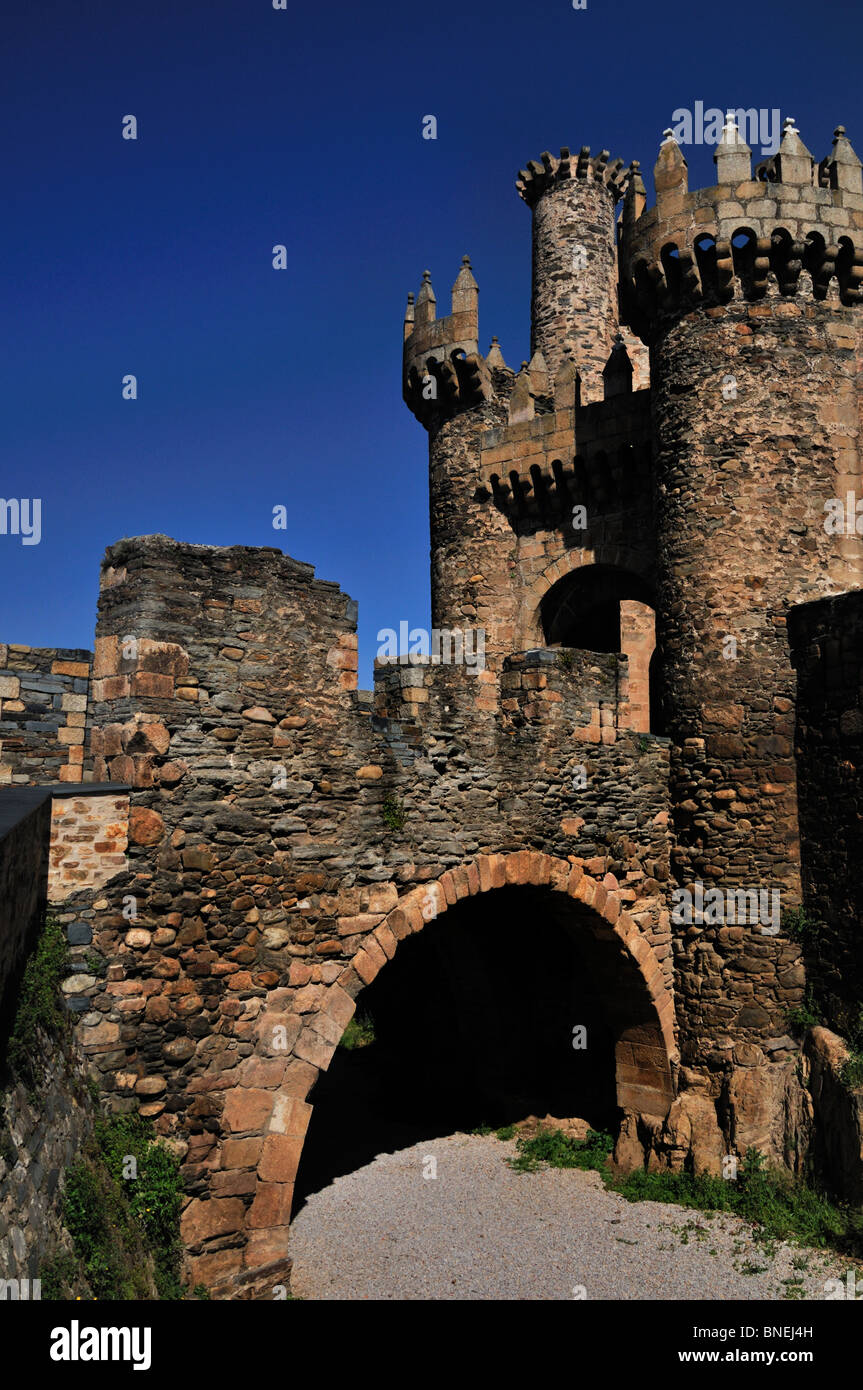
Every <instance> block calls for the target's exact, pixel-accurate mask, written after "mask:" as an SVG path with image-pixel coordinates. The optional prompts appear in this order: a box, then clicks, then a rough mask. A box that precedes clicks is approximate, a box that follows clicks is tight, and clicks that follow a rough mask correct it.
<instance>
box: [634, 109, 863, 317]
mask: <svg viewBox="0 0 863 1390" xmlns="http://www.w3.org/2000/svg"><path fill="white" fill-rule="evenodd" d="M714 160H715V163H716V173H717V182H716V184H715V185H713V186H712V187H710V188H701V189H693V190H690V189H689V182H688V180H689V171H688V167H687V163H686V159H685V157H684V154H683V151H682V150H681V148H680V146H679V145H678V143H677V141H676V140H675V138H674V136H673V135H672V134H671V132H670V131H667V132H666V134H665V139H664V141H663V143H662V146H661V147H660V151H659V158H658V159H657V162H656V165H655V168H654V178H655V184H656V206H655V207H652V208H650V209H649V210H645V209H644V202H645V197H644V183H643V181H642V179H641V175H640V173H639V170H638V166H637V165H634V166H633V167H632V170H631V177H630V179H629V182H628V186H627V192H626V199H625V203H624V211H623V223H622V237H621V256H620V259H621V267H620V270H621V302H622V306H623V309H624V312H625V314H626V316H627V319H628V322H629V323H630V325H631V326H632V327H633V329H634V330H635V331H636V332H638V333H639V334H640V335H641V336H642V337H645V336H647V334H648V332H649V329H650V325H651V323H652V322H653V320H654V319H655V318H656V316H657V315H659V316H660V317H661V316H662V315H664V314H667V313H669V312H671V313H674V312H678V311H679V310H680V309H681V307H682V308H683V309H684V310H685V309H686V308H688V307H692V306H694V305H697V304H699V303H704V304H705V305H707V306H716V305H721V304H726V303H729V302H730V301H731V300H733V299H734V298H735V297H737V298H743V299H750V300H752V299H759V298H762V297H763V296H764V295H765V294H766V293H767V290H768V284H769V280H770V276H771V275H772V276H774V277H775V282H776V285H777V287H778V290H779V292H780V294H783V295H794V294H795V293H796V292H797V291H798V288H807V289H808V288H809V286H810V285H811V293H812V295H813V297H814V298H815V299H825V298H826V297H827V295H828V293H829V289H830V285H831V282H834V283H835V285H836V289H837V292H838V296H839V299H840V301H841V303H842V304H845V305H851V304H857V303H859V302H860V299H861V289H860V284H861V281H863V178H861V164H860V160H859V159H858V158H857V155H856V154H855V152H854V150H853V149H852V147H851V144H850V142H849V141H848V139H847V136H846V134H845V129H844V127H843V126H838V127H837V128H836V131H835V134H834V138H833V146H832V149H831V151H830V153H829V154H828V155H827V156H825V158H824V159H822V160H821V161H820V163H819V162H816V160H815V159H814V157H813V156H812V154H811V153H810V152H809V150H808V149H807V148H806V146H805V145H804V144H803V141H802V139H801V137H800V134H799V132H798V131H797V129H796V128H795V126H794V123H793V120H792V119H791V118H789V119H788V120H787V121H786V123H785V129H784V132H783V136H782V142H781V144H780V147H779V150H778V151H777V153H776V155H775V156H774V157H773V158H772V159H769V160H766V161H763V162H762V163H761V164H759V165H758V166H757V167H756V169H755V171H754V174H753V171H752V168H751V151H750V149H749V146H748V145H747V144H746V142H745V141H744V140H743V139H742V137H741V136H740V133H739V131H738V129H737V126H736V124H735V120H734V116H733V114H731V113H730V114H729V117H728V119H727V121H726V125H725V127H724V129H723V132H722V139H721V140H720V143H719V144H718V146H717V149H716V153H715V155H714ZM735 286H736V288H735Z"/></svg>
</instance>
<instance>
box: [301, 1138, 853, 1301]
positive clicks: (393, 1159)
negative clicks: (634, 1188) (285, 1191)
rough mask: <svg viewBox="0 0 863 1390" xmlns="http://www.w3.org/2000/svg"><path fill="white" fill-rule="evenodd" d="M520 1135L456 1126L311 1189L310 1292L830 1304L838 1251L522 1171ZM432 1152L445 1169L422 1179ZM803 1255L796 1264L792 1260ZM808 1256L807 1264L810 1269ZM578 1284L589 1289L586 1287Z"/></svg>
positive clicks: (306, 1242) (307, 1219) (305, 1235)
mask: <svg viewBox="0 0 863 1390" xmlns="http://www.w3.org/2000/svg"><path fill="white" fill-rule="evenodd" d="M515 1151H516V1150H515V1143H514V1142H512V1141H511V1142H508V1143H502V1142H501V1141H500V1140H498V1139H495V1138H494V1137H493V1136H489V1137H480V1136H478V1135H466V1134H456V1135H453V1136H452V1137H450V1138H448V1139H434V1140H429V1141H426V1142H425V1143H423V1144H417V1145H414V1146H413V1147H412V1148H409V1149H403V1150H401V1151H400V1152H399V1153H389V1154H381V1155H380V1156H379V1157H378V1158H376V1159H375V1161H374V1162H373V1163H370V1164H368V1166H367V1167H365V1168H361V1169H360V1170H359V1171H358V1172H355V1173H350V1174H348V1175H347V1176H346V1177H341V1178H337V1179H336V1181H335V1182H334V1183H332V1185H331V1186H329V1187H327V1188H324V1189H323V1191H321V1192H317V1193H315V1194H313V1195H312V1196H311V1197H310V1198H309V1200H308V1202H307V1204H306V1206H305V1207H304V1208H303V1210H302V1211H301V1212H300V1213H299V1215H298V1216H297V1217H296V1219H295V1221H294V1224H293V1227H292V1230H291V1254H292V1256H293V1260H294V1269H293V1276H292V1285H293V1292H294V1293H295V1294H296V1295H297V1296H299V1297H301V1298H309V1299H572V1298H576V1297H582V1298H590V1299H732V1298H745V1299H761V1298H767V1299H784V1298H786V1297H788V1296H789V1292H788V1286H787V1285H786V1284H785V1283H784V1282H783V1281H786V1280H795V1281H798V1288H800V1292H798V1293H797V1294H796V1297H798V1298H799V1297H803V1298H807V1299H811V1298H814V1299H823V1298H824V1296H825V1293H824V1281H825V1280H826V1279H828V1278H839V1277H843V1278H844V1275H845V1273H846V1272H847V1270H848V1268H850V1264H849V1262H848V1261H847V1260H846V1261H843V1259H842V1257H841V1256H837V1255H835V1254H832V1253H831V1254H828V1255H823V1254H822V1253H821V1252H818V1251H810V1250H801V1249H800V1248H799V1247H797V1246H788V1245H778V1246H776V1247H775V1253H774V1254H773V1255H772V1257H771V1256H770V1255H766V1254H765V1252H764V1248H763V1246H760V1245H759V1244H758V1243H757V1242H756V1241H754V1240H753V1239H752V1237H751V1235H749V1233H748V1227H747V1226H746V1225H745V1223H744V1222H742V1221H740V1220H739V1219H737V1218H735V1217H728V1216H721V1217H720V1216H714V1217H709V1216H707V1215H706V1214H705V1213H703V1212H697V1211H690V1210H688V1209H685V1208H683V1207H677V1206H668V1205H665V1204H662V1203H658V1202H638V1203H631V1202H627V1201H624V1199H623V1198H622V1197H618V1196H616V1195H615V1194H614V1193H609V1192H606V1191H605V1189H604V1188H603V1186H602V1180H601V1179H600V1177H599V1174H598V1173H592V1172H583V1171H581V1170H580V1169H559V1168H558V1169H547V1170H544V1171H541V1172H537V1173H514V1172H513V1171H512V1169H510V1168H509V1167H508V1165H507V1164H506V1163H505V1162H504V1158H505V1157H506V1156H507V1155H509V1154H514V1153H515ZM429 1156H431V1157H434V1158H435V1159H436V1163H437V1177H436V1178H424V1177H423V1171H424V1166H425V1169H426V1171H429V1169H430V1165H429V1164H428V1163H427V1162H426V1160H427V1158H428V1157H429ZM793 1262H796V1267H795V1263H793ZM801 1264H802V1266H803V1267H802V1268H801ZM581 1289H583V1292H581V1291H580V1290H581Z"/></svg>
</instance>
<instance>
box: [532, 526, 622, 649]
mask: <svg viewBox="0 0 863 1390" xmlns="http://www.w3.org/2000/svg"><path fill="white" fill-rule="evenodd" d="M593 566H604V567H606V568H608V569H616V570H625V571H627V572H628V573H630V574H632V575H635V576H636V577H637V578H638V579H640V580H641V581H642V582H647V581H648V572H647V571H648V563H647V557H646V556H645V554H644V552H643V551H641V550H638V549H636V548H634V547H632V546H628V545H615V544H607V545H596V546H594V547H593V548H592V549H589V550H588V549H581V548H574V549H572V550H567V551H566V552H565V553H564V554H563V555H561V556H560V557H559V558H558V559H556V560H553V561H552V562H551V564H549V565H546V567H545V569H544V570H543V571H542V573H541V574H540V575H539V576H538V577H537V579H536V580H535V581H534V583H533V584H531V586H530V588H529V589H527V590H526V591H525V593H524V597H523V599H522V605H521V613H520V616H519V631H520V632H521V633H522V634H523V635H524V636H523V640H524V641H525V644H526V645H533V646H537V647H541V646H543V645H544V641H545V639H544V636H543V629H542V601H543V599H544V598H545V596H546V594H548V593H549V591H550V590H551V589H553V588H554V586H555V585H556V584H557V583H558V582H559V581H560V580H561V579H565V578H566V577H567V575H570V574H572V573H573V571H574V570H581V569H589V568H591V567H593Z"/></svg>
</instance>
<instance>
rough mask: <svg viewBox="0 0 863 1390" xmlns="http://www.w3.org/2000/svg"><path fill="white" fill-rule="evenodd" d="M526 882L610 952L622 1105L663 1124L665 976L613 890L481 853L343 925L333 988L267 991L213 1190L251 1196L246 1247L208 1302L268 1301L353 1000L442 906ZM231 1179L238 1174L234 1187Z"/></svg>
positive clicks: (557, 867)
mask: <svg viewBox="0 0 863 1390" xmlns="http://www.w3.org/2000/svg"><path fill="white" fill-rule="evenodd" d="M521 885H531V886H534V887H541V888H544V889H546V890H548V892H549V893H550V894H551V895H559V896H560V897H561V898H562V899H569V900H571V901H572V902H573V903H574V904H577V905H579V907H580V910H581V911H582V913H583V916H584V919H585V920H586V921H587V922H588V924H589V927H590V931H591V933H592V935H593V936H594V937H595V938H596V940H597V941H600V942H604V943H605V944H606V946H607V947H609V948H611V950H612V952H614V953H616V957H617V961H618V966H619V972H620V973H619V976H618V978H619V981H620V986H621V992H622V996H623V997H627V995H628V998H629V1000H630V1001H635V1000H636V999H637V1001H638V1004H637V1008H636V1009H635V1012H634V1015H633V1022H632V1023H631V1025H630V1026H627V1025H626V1023H625V1022H624V1021H623V1019H622V1017H621V1027H620V1028H619V1030H618V1038H617V1045H616V1049H615V1070H616V1087H617V1099H618V1104H619V1106H620V1108H621V1109H622V1110H624V1111H625V1112H627V1113H628V1114H632V1113H633V1112H634V1113H636V1114H639V1115H645V1116H648V1117H650V1118H653V1119H659V1120H661V1119H663V1118H664V1117H665V1116H666V1115H667V1113H668V1110H669V1108H670V1105H671V1102H672V1099H673V1085H672V1072H671V1068H672V1062H673V1061H674V1060H675V1059H676V1048H675V1041H674V1013H673V1000H672V995H671V988H670V977H669V975H668V973H666V971H665V970H663V968H662V965H661V963H660V961H659V960H658V958H657V956H656V954H655V953H654V951H653V949H652V947H651V946H650V944H649V942H648V940H647V939H646V937H645V935H644V934H643V932H642V931H641V929H640V928H639V926H638V924H637V923H636V922H635V921H634V920H633V919H632V918H631V917H629V915H628V914H627V913H626V912H625V911H623V910H622V909H621V904H620V898H619V893H618V891H617V890H615V889H614V888H613V887H606V886H604V885H603V884H601V883H599V882H597V880H596V879H594V878H592V877H591V876H590V875H589V874H587V873H585V872H584V869H583V868H582V866H581V865H580V864H579V863H577V862H575V863H573V862H571V861H569V860H563V859H557V858H553V857H552V856H550V855H547V854H543V853H542V852H539V851H530V850H521V851H518V852H515V853H510V854H491V855H480V856H479V857H478V858H477V859H476V860H474V861H472V862H471V863H469V864H467V865H463V866H460V867H458V868H455V869H450V870H447V871H446V872H445V873H444V874H442V875H441V876H440V878H438V879H435V880H432V881H430V882H428V883H426V884H423V885H421V886H419V887H415V888H413V889H411V890H410V891H409V892H407V893H406V894H405V895H404V896H403V897H402V898H401V899H400V900H399V902H398V904H397V905H396V906H395V907H393V908H392V909H391V910H390V911H389V912H387V913H386V914H376V915H374V916H371V915H370V914H365V915H364V916H360V917H357V918H355V919H350V920H348V921H346V922H345V924H344V925H345V935H361V936H362V944H361V945H360V946H359V948H358V949H357V951H356V952H355V954H354V956H353V958H352V960H351V962H350V964H349V965H347V966H346V967H345V968H344V970H343V971H342V972H341V974H340V975H339V977H338V979H337V980H336V981H335V982H334V983H332V984H330V985H328V986H326V987H320V988H319V989H318V990H317V992H316V991H315V990H312V992H307V991H306V990H298V991H292V990H275V991H273V993H272V995H271V996H270V998H269V1000H268V1005H267V1008H266V1009H265V1010H264V1011H263V1012H262V1013H261V1014H260V1016H259V1018H258V1020H257V1024H256V1026H255V1040H256V1052H255V1054H254V1055H252V1056H250V1057H248V1058H246V1059H245V1061H244V1062H243V1063H242V1064H241V1066H240V1067H239V1068H238V1069H237V1071H238V1074H237V1077H236V1084H235V1087H234V1089H233V1090H232V1091H231V1092H229V1094H228V1096H227V1099H226V1103H225V1108H224V1116H223V1119H224V1123H225V1128H226V1131H227V1135H226V1138H225V1140H224V1141H223V1145H222V1170H221V1172H220V1173H219V1174H217V1175H216V1178H217V1179H220V1180H221V1181H220V1182H219V1187H220V1189H221V1190H222V1191H225V1192H231V1191H234V1192H237V1193H240V1192H246V1193H248V1192H250V1191H253V1193H254V1196H253V1200H252V1203H251V1206H250V1207H249V1208H248V1211H247V1214H246V1222H245V1235H246V1243H245V1246H244V1247H243V1248H242V1249H241V1250H240V1249H236V1248H235V1249H233V1250H225V1251H224V1252H221V1253H222V1254H223V1255H224V1257H225V1258H224V1261H223V1266H222V1267H223V1281H222V1283H221V1284H220V1283H219V1282H218V1280H217V1279H216V1278H214V1275H216V1273H217V1271H216V1269H213V1270H212V1272H211V1273H210V1279H211V1285H212V1287H213V1292H214V1295H215V1296H217V1297H232V1296H234V1297H236V1296H239V1297H250V1296H255V1295H256V1293H258V1292H260V1293H261V1295H262V1296H266V1295H265V1293H264V1290H266V1288H267V1287H269V1286H270V1285H272V1284H273V1283H276V1282H278V1280H279V1279H280V1278H284V1277H285V1273H286V1270H287V1268H289V1262H288V1260H287V1244H288V1228H289V1223H290V1213H291V1203H292V1198H293V1186H294V1180H295V1177H296V1173H297V1169H298V1166H299V1162H300V1156H301V1153H302V1148H303V1142H304V1139H305V1135H306V1131H307V1128H308V1124H309V1119H310V1117H311V1113H312V1106H311V1104H310V1103H309V1101H308V1099H307V1097H308V1095H309V1093H310V1092H311V1090H312V1088H313V1086H314V1085H315V1083H316V1081H317V1079H318V1076H319V1074H320V1072H321V1071H324V1070H326V1068H327V1067H328V1066H329V1063H330V1060H331V1059H332V1056H333V1053H334V1051H335V1049H336V1047H337V1046H338V1043H339V1041H340V1039H341V1036H342V1033H343V1031H344V1029H345V1027H346V1025H347V1023H348V1022H349V1020H350V1019H351V1017H352V1016H353V1014H354V1012H355V1009H356V1002H355V1001H356V998H357V996H358V995H359V994H360V993H361V991H362V990H363V989H364V988H365V987H366V986H367V985H369V984H371V983H372V981H373V980H374V979H375V978H376V976H377V975H378V973H379V972H380V970H381V969H382V968H383V967H384V965H386V963H387V962H388V961H389V960H391V959H392V958H393V957H394V956H395V953H396V951H397V950H398V946H399V942H400V941H403V940H405V939H406V938H407V937H409V936H411V935H413V934H414V933H416V932H420V931H422V929H423V927H424V926H425V925H426V924H427V923H428V922H431V921H433V920H435V919H437V918H438V917H440V916H441V915H442V914H444V913H446V911H447V909H448V908H450V907H452V906H454V905H455V904H456V903H458V902H460V901H461V900H463V899H465V898H470V897H473V896H474V895H476V894H480V893H488V892H492V891H494V890H496V889H503V888H506V887H508V886H521ZM352 927H353V928H354V930H353V931H351V928H352ZM235 1174H239V1175H243V1176H241V1177H240V1178H239V1181H237V1182H233V1175H235ZM227 1200H230V1199H227ZM236 1200H239V1198H237V1199H236ZM201 1205H202V1206H205V1207H211V1206H213V1205H214V1202H213V1201H212V1200H211V1201H210V1202H207V1203H203V1204H201ZM215 1205H217V1206H218V1205H219V1201H218V1199H217V1201H216V1203H215ZM216 1216H217V1213H215V1212H214V1213H213V1214H212V1217H213V1219H215V1218H216ZM240 1261H241V1268H238V1265H239V1264H240ZM232 1262H233V1263H232ZM270 1296H272V1295H270Z"/></svg>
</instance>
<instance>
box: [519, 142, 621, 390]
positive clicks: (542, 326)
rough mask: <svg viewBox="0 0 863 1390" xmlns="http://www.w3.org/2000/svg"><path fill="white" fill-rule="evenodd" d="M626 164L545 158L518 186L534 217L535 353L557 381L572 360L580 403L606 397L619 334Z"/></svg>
mask: <svg viewBox="0 0 863 1390" xmlns="http://www.w3.org/2000/svg"><path fill="white" fill-rule="evenodd" d="M622 168H623V161H622V160H620V159H617V160H614V161H613V162H612V163H611V164H609V163H608V151H607V150H602V151H601V152H600V154H598V155H596V156H595V157H594V158H593V159H591V158H590V151H589V149H587V148H586V147H584V148H582V150H581V151H580V153H579V154H578V155H570V152H569V150H568V149H567V148H564V149H562V150H561V152H560V158H559V159H555V158H554V157H553V156H552V155H551V154H549V153H547V152H546V153H545V154H543V156H542V163H541V164H540V163H537V162H536V161H535V160H531V161H530V162H529V163H528V165H527V168H526V169H522V170H521V173H520V175H519V179H518V182H517V185H516V187H517V188H518V191H519V193H520V194H521V197H522V198H523V199H524V201H525V202H526V203H527V204H528V206H529V207H530V208H531V209H532V212H533V259H532V280H533V293H532V301H531V352H532V353H536V352H539V353H541V354H542V358H543V360H544V362H545V365H546V367H547V368H548V371H549V372H550V374H551V376H552V377H553V378H556V377H557V376H558V374H559V372H560V369H561V367H562V366H563V365H564V363H565V362H566V361H567V360H571V361H572V362H573V364H574V366H575V367H576V369H577V371H578V374H579V377H580V379H581V403H582V404H584V405H587V404H590V403H591V402H592V401H597V400H602V398H603V392H604V387H603V377H602V373H603V368H604V367H605V366H606V364H607V362H608V360H609V357H610V355H611V350H612V347H613V346H614V340H615V334H616V333H617V329H618V313H617V251H616V246H615V234H614V227H615V222H614V210H615V207H616V205H617V202H618V200H619V199H620V196H621V186H620V181H619V176H620V173H621V170H622Z"/></svg>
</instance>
